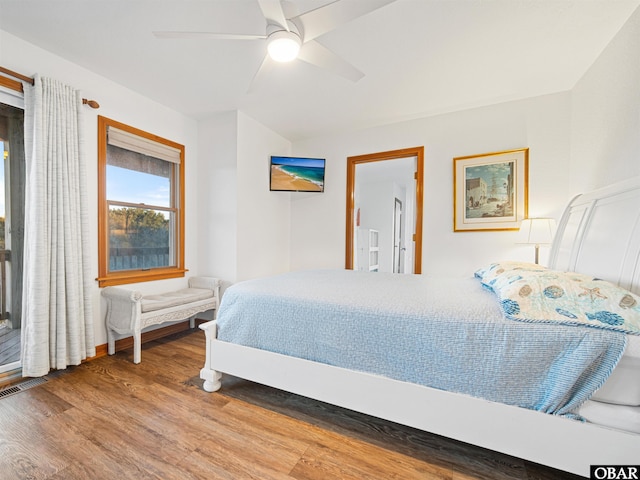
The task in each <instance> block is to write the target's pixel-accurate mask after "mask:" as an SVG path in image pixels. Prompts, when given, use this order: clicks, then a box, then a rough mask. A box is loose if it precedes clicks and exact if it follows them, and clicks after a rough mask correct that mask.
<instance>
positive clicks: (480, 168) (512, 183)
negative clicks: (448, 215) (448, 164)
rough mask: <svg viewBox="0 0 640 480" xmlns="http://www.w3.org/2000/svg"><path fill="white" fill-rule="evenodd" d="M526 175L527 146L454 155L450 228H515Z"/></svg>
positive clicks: (522, 212)
mask: <svg viewBox="0 0 640 480" xmlns="http://www.w3.org/2000/svg"><path fill="white" fill-rule="evenodd" d="M528 174H529V149H528V148H522V149H519V150H507V151H504V152H495V153H483V154H481V155H471V156H468V157H456V158H454V159H453V231H454V232H469V231H478V230H518V228H520V222H521V221H522V219H524V218H527V209H528V205H527V202H528V196H529V192H528V188H529V187H528Z"/></svg>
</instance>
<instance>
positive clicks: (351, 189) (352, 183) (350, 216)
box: [345, 147, 424, 273]
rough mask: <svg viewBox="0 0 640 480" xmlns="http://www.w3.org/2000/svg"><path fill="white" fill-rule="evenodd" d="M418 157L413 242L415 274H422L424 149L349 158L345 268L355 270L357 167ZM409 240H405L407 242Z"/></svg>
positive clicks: (401, 150)
mask: <svg viewBox="0 0 640 480" xmlns="http://www.w3.org/2000/svg"><path fill="white" fill-rule="evenodd" d="M407 157H416V172H415V175H414V177H415V180H416V209H415V210H416V211H415V215H416V217H415V224H414V232H413V238H412V241H413V243H414V255H413V263H414V265H413V273H422V202H423V189H424V147H411V148H403V149H400V150H390V151H387V152H379V153H369V154H366V155H356V156H352V157H347V202H346V213H347V221H346V235H345V268H346V269H348V270H352V269H353V245H354V243H353V227H354V209H355V190H356V166H357V165H358V164H361V163H369V162H383V161H387V160H398V159H401V158H407ZM406 241H407V239H405V242H406Z"/></svg>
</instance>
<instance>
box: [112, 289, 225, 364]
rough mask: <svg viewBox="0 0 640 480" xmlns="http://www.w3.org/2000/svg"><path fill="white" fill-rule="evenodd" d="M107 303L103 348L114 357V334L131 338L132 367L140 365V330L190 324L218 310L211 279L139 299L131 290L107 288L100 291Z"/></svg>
mask: <svg viewBox="0 0 640 480" xmlns="http://www.w3.org/2000/svg"><path fill="white" fill-rule="evenodd" d="M102 296H103V297H105V298H106V300H107V314H106V318H105V323H106V327H107V345H108V347H107V348H108V353H109V355H113V354H114V353H116V339H115V334H120V335H132V336H133V363H140V356H141V354H140V351H141V344H142V340H141V339H142V330H143V329H145V328H147V327H150V326H152V325H159V324H161V323H165V322H174V321H179V320H186V319H187V318H188V319H189V320H190V324H189V326H190V327H191V328H193V327H194V326H195V325H194V324H195V315H196V314H197V313H200V312H205V311H207V310H213V311H214V316H215V313H216V312H217V311H218V307H219V306H220V280H218V279H217V278H212V277H191V278H189V287H188V288H184V289H182V290H177V291H174V292H166V293H161V294H153V295H142V294H141V293H140V292H138V291H135V290H127V289H125V288H121V287H107V288H104V289H103V290H102Z"/></svg>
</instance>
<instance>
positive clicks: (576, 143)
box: [571, 9, 640, 193]
mask: <svg viewBox="0 0 640 480" xmlns="http://www.w3.org/2000/svg"><path fill="white" fill-rule="evenodd" d="M572 101H573V114H572V131H571V190H572V191H573V192H575V193H579V192H582V191H586V190H591V189H593V188H597V187H601V186H604V185H608V184H610V183H614V182H617V181H620V180H624V179H625V178H629V177H632V176H638V175H640V9H637V10H636V12H635V13H634V14H633V15H632V16H631V17H630V18H629V20H628V21H627V23H626V24H625V25H624V26H623V27H622V29H621V30H620V32H619V33H618V35H616V37H614V39H613V40H612V41H611V43H610V44H609V45H608V46H607V48H606V49H605V50H604V51H603V52H602V54H601V55H600V57H599V58H598V59H597V60H596V61H595V62H594V64H593V65H592V66H591V68H590V69H589V70H588V71H587V73H586V74H585V75H584V76H583V78H582V79H581V80H580V81H579V82H578V83H577V85H576V86H575V88H574V89H573V91H572Z"/></svg>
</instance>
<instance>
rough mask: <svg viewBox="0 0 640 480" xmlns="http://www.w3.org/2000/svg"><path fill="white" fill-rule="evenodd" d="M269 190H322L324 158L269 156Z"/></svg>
mask: <svg viewBox="0 0 640 480" xmlns="http://www.w3.org/2000/svg"><path fill="white" fill-rule="evenodd" d="M271 190H283V191H296V192H322V191H324V159H320V158H293V157H271Z"/></svg>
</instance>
